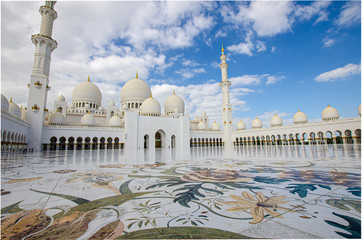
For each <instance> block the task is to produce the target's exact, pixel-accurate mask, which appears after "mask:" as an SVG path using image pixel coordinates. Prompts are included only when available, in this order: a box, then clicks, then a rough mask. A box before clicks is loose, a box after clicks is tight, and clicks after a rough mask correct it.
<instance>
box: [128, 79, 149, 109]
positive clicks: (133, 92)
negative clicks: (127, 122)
mask: <svg viewBox="0 0 362 240" xmlns="http://www.w3.org/2000/svg"><path fill="white" fill-rule="evenodd" d="M150 95H151V89H150V87H149V86H148V85H147V83H145V82H144V81H143V80H141V79H138V77H136V78H134V79H131V80H129V81H128V82H126V84H124V86H123V87H122V89H121V103H122V104H123V102H124V101H127V100H128V101H135V100H140V101H141V102H142V101H144V100H145V99H147V98H148V97H149V96H150Z"/></svg>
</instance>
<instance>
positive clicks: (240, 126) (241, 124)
mask: <svg viewBox="0 0 362 240" xmlns="http://www.w3.org/2000/svg"><path fill="white" fill-rule="evenodd" d="M245 129H246V126H245V123H244V122H243V121H241V120H240V121H239V122H238V123H237V124H236V130H245Z"/></svg>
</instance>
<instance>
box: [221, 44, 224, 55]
mask: <svg viewBox="0 0 362 240" xmlns="http://www.w3.org/2000/svg"><path fill="white" fill-rule="evenodd" d="M221 52H222V53H223V54H224V43H221Z"/></svg>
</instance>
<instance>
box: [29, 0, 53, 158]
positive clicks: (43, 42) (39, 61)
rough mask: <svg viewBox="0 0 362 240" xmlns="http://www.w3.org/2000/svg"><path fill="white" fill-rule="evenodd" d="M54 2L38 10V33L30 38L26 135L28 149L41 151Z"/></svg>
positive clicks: (48, 2) (49, 2) (46, 3)
mask: <svg viewBox="0 0 362 240" xmlns="http://www.w3.org/2000/svg"><path fill="white" fill-rule="evenodd" d="M55 3H56V1H46V2H45V5H44V6H41V7H40V9H39V12H40V15H41V16H42V19H41V26H40V33H38V34H34V35H32V36H31V41H32V42H33V43H34V45H35V53H34V65H33V72H32V74H31V76H30V84H28V87H29V97H28V108H27V115H26V117H27V120H28V122H30V124H31V127H30V129H29V134H28V149H33V150H34V151H40V150H41V138H42V133H43V127H44V116H45V113H46V111H47V110H46V102H47V96H48V90H50V87H49V85H48V83H49V67H50V57H51V53H52V51H53V50H54V49H55V48H56V47H57V45H58V44H57V42H56V41H55V40H54V39H52V31H53V21H54V20H55V19H56V18H57V12H56V11H55V10H54V5H55Z"/></svg>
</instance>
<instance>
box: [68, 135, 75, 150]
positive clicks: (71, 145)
mask: <svg viewBox="0 0 362 240" xmlns="http://www.w3.org/2000/svg"><path fill="white" fill-rule="evenodd" d="M68 150H74V137H70V138H68Z"/></svg>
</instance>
